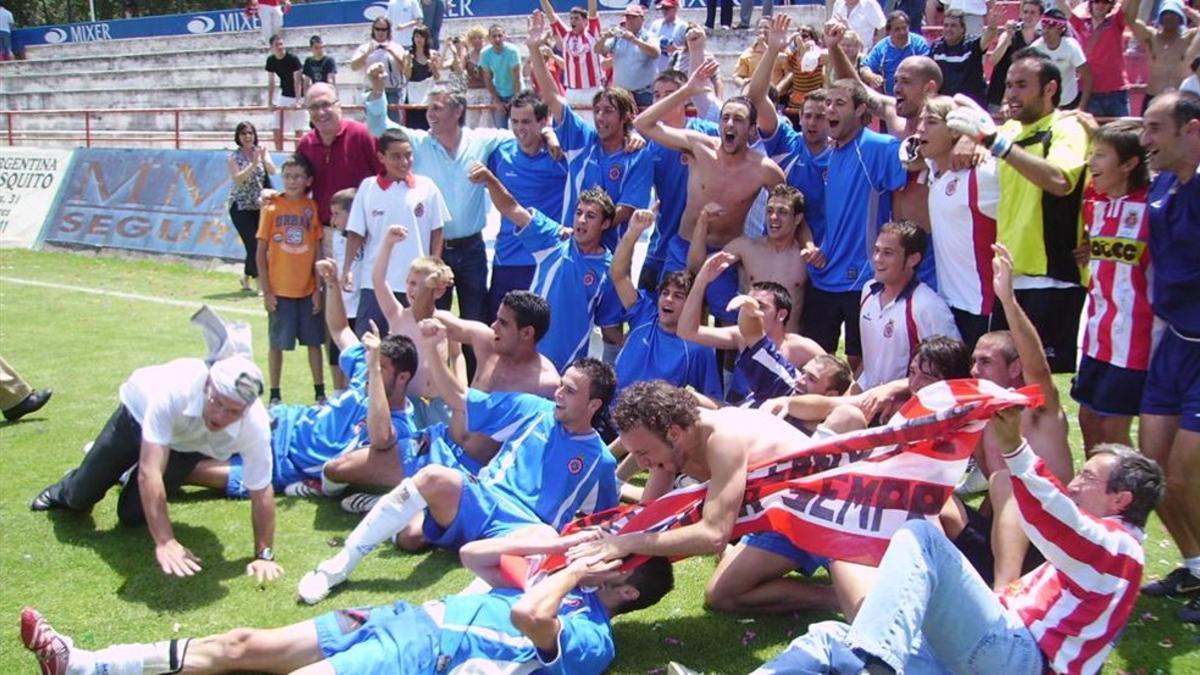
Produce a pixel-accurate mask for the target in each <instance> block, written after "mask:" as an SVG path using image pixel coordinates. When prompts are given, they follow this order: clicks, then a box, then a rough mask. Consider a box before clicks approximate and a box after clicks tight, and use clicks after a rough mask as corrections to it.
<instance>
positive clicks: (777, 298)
mask: <svg viewBox="0 0 1200 675" xmlns="http://www.w3.org/2000/svg"><path fill="white" fill-rule="evenodd" d="M750 290H752V291H762V292H764V293H770V294H771V300H772V301H773V302H774V303H775V309H776V310H780V309H786V310H787V316H786V317H784V319H785V320H787V319H789V318H791V316H792V294H791V293H790V292H788V289H787V287H786V286H784V285H783V284H780V283H776V282H774V281H756V282H754V283H752V284H750Z"/></svg>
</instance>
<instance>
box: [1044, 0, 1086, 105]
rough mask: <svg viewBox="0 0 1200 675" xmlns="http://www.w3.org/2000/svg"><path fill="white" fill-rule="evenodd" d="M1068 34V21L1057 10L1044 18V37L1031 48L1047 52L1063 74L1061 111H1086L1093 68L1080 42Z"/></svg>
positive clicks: (1060, 100)
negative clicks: (1089, 64)
mask: <svg viewBox="0 0 1200 675" xmlns="http://www.w3.org/2000/svg"><path fill="white" fill-rule="evenodd" d="M1066 33H1067V18H1066V17H1065V16H1063V13H1062V12H1060V11H1058V10H1057V9H1051V10H1048V11H1047V12H1046V13H1045V14H1044V15H1043V16H1042V36H1041V37H1040V38H1038V39H1036V40H1034V41H1033V44H1032V45H1030V46H1031V47H1033V48H1034V49H1037V50H1038V51H1041V52H1044V53H1045V54H1046V56H1049V57H1050V60H1051V61H1053V62H1054V65H1056V66H1058V71H1059V72H1060V73H1062V95H1061V96H1060V97H1059V99H1058V107H1059V109H1061V110H1074V109H1078V110H1086V109H1087V103H1088V99H1089V98H1090V97H1091V95H1092V69H1091V68H1090V67H1089V66H1088V62H1087V56H1086V55H1085V54H1084V53H1083V47H1081V46H1080V45H1079V41H1078V40H1076V39H1075V38H1073V37H1071V36H1069V35H1067V34H1066Z"/></svg>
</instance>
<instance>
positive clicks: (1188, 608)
mask: <svg viewBox="0 0 1200 675" xmlns="http://www.w3.org/2000/svg"><path fill="white" fill-rule="evenodd" d="M1175 616H1177V617H1179V620H1180V621H1182V622H1184V623H1200V595H1197V596H1196V597H1194V598H1192V599H1191V600H1189V601H1188V604H1186V605H1184V606H1183V609H1181V610H1179V613H1178V614H1176V615H1175Z"/></svg>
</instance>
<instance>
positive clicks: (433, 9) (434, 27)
mask: <svg viewBox="0 0 1200 675" xmlns="http://www.w3.org/2000/svg"><path fill="white" fill-rule="evenodd" d="M445 15H446V0H421V21H422V22H423V23H424V24H425V27H426V28H428V29H429V38H430V39H429V46H430V47H431V48H432V49H433V50H434V51H437V50H439V49H441V48H442V38H441V35H442V18H443V17H444V16H445Z"/></svg>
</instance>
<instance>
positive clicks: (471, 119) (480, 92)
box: [466, 89, 494, 129]
mask: <svg viewBox="0 0 1200 675" xmlns="http://www.w3.org/2000/svg"><path fill="white" fill-rule="evenodd" d="M491 102H492V95H491V94H490V93H488V90H487V89H468V90H467V106H474V105H488V104H489V103H491ZM466 122H467V126H469V127H473V128H476V129H481V128H489V127H492V126H494V125H493V124H492V113H491V111H490V110H484V109H483V108H479V109H472V108H470V107H468V108H467V117H466Z"/></svg>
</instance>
